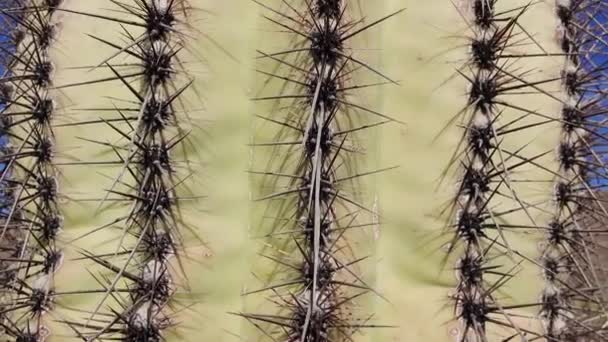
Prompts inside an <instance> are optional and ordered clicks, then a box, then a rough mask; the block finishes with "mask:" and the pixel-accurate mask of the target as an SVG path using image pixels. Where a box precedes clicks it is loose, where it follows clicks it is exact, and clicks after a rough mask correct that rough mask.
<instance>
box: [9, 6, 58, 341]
mask: <svg viewBox="0 0 608 342" xmlns="http://www.w3.org/2000/svg"><path fill="white" fill-rule="evenodd" d="M61 2H62V1H51V0H44V1H43V0H32V1H13V2H12V3H10V4H8V6H7V7H4V8H3V9H2V14H3V16H5V17H6V18H10V21H12V25H13V26H14V27H16V29H15V31H14V32H15V33H14V35H13V43H14V44H15V48H14V50H12V51H8V50H4V51H3V53H6V54H7V56H8V60H10V62H9V64H8V70H7V71H8V72H10V74H7V75H5V77H4V78H3V79H2V81H1V82H2V87H3V91H2V95H3V102H4V103H3V104H4V105H5V108H3V114H2V115H3V126H4V127H3V128H4V129H5V131H4V132H3V133H4V134H6V136H7V137H8V145H7V146H5V147H4V152H5V153H4V154H3V156H2V161H1V162H2V163H3V164H4V165H5V167H4V169H3V172H2V183H4V184H5V185H6V189H5V190H4V191H3V195H4V196H3V197H4V198H3V202H4V203H6V204H7V205H6V206H4V207H3V211H2V214H3V224H2V227H3V228H2V236H1V237H0V240H2V242H3V244H4V243H6V242H8V243H11V244H12V246H11V247H10V251H7V253H6V254H4V257H5V259H3V263H6V264H7V265H8V266H7V268H6V269H4V270H3V272H5V274H6V275H7V278H6V279H5V280H6V281H5V282H3V284H2V286H3V293H4V294H5V296H4V298H5V300H8V303H7V302H4V303H3V305H5V307H4V308H3V310H2V315H3V317H2V327H3V330H4V334H5V335H4V337H3V339H5V338H7V339H11V340H12V339H14V340H17V341H22V340H36V341H44V340H45V339H46V338H47V336H48V335H49V334H50V330H49V328H48V322H47V319H48V318H46V317H47V315H51V317H54V315H53V314H52V312H51V310H52V309H53V306H54V302H55V299H56V297H57V294H56V293H55V291H54V274H55V272H56V271H57V269H58V268H59V266H60V265H61V263H62V261H63V253H62V251H61V249H60V247H59V246H58V241H57V238H58V234H59V233H60V231H61V229H62V225H63V217H62V215H61V209H60V207H61V205H60V197H61V195H60V194H59V189H58V176H59V173H58V170H57V168H56V165H54V157H55V154H56V152H55V133H54V129H53V122H54V120H55V116H56V114H57V106H56V99H55V98H54V92H53V89H52V87H53V75H54V64H53V62H52V61H51V60H50V54H49V50H50V49H51V46H52V44H53V42H54V40H55V38H56V37H55V35H56V26H55V25H56V24H55V23H54V22H53V14H54V13H56V9H57V7H58V6H60V5H61ZM11 95H12V96H11Z"/></svg>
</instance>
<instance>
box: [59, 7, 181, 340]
mask: <svg viewBox="0 0 608 342" xmlns="http://www.w3.org/2000/svg"><path fill="white" fill-rule="evenodd" d="M189 10H191V8H190V7H189V6H188V5H187V4H186V2H185V1H174V0H133V1H130V3H120V9H119V11H123V12H124V13H126V14H128V15H130V16H133V17H134V18H135V19H136V20H123V19H119V18H113V17H110V16H103V15H98V14H94V13H78V12H75V11H70V10H67V9H66V11H70V12H72V13H77V14H79V15H85V16H87V17H90V18H97V19H103V20H106V21H108V22H116V23H118V24H122V26H123V27H125V26H126V27H134V30H132V31H130V30H128V29H125V31H126V34H125V36H126V37H128V42H127V44H126V45H124V46H123V45H121V44H116V43H114V42H112V41H111V40H107V39H105V38H102V37H96V36H92V37H93V38H94V39H96V40H97V41H98V42H100V43H101V44H104V45H105V46H107V47H109V48H111V50H112V53H111V54H110V55H111V57H110V58H108V59H106V60H105V61H103V62H102V63H100V68H105V70H107V71H108V72H109V73H110V74H111V76H110V77H106V78H103V79H101V80H92V81H86V82H79V83H78V84H67V85H63V86H62V87H63V88H69V87H72V86H81V87H82V86H86V85H87V84H94V83H99V82H116V83H118V84H119V86H120V87H123V88H124V89H125V93H126V94H127V97H128V101H129V103H136V104H137V105H134V106H133V105H132V106H131V107H129V108H120V109H117V108H116V107H115V106H111V107H109V108H107V109H97V110H100V111H101V112H102V115H104V116H103V117H102V118H101V120H96V121H86V122H80V123H75V124H74V125H82V126H86V127H87V128H88V129H90V127H91V126H93V127H94V126H95V125H99V124H101V125H108V126H109V127H110V128H111V129H112V130H113V131H114V132H115V133H116V134H117V135H118V136H119V137H121V139H120V141H121V142H120V143H117V144H115V145H111V146H110V148H111V149H112V151H113V153H114V154H115V155H116V159H115V160H112V161H103V162H100V164H106V165H107V164H114V165H119V166H120V172H119V174H118V175H117V176H116V178H115V179H114V181H113V182H112V184H111V185H110V186H109V192H108V194H107V196H106V197H105V198H104V199H100V202H101V203H100V206H101V207H103V204H104V202H105V201H110V202H111V201H115V200H118V201H120V203H124V204H125V208H128V212H127V214H126V215H125V216H123V217H119V218H117V219H116V220H115V221H114V222H113V224H112V225H111V226H112V227H115V228H119V227H118V226H120V229H121V230H122V231H123V232H124V234H123V235H122V236H121V237H120V240H119V241H120V243H119V244H118V245H115V246H112V249H113V250H114V252H111V253H93V252H85V253H84V257H85V259H88V260H90V261H93V262H94V263H95V264H97V266H100V267H101V269H102V270H103V271H102V272H101V274H100V275H99V276H96V278H97V280H98V282H99V283H100V285H101V286H102V288H101V289H92V290H85V291H83V293H95V292H97V293H100V294H101V295H102V297H101V299H100V300H99V301H98V302H97V305H96V307H94V308H92V309H91V313H90V315H89V316H88V317H87V318H86V319H84V321H81V322H77V321H71V322H68V323H69V324H70V326H71V327H72V329H73V330H75V331H77V335H78V336H79V337H80V338H81V339H83V340H86V341H97V340H120V341H127V342H141V341H146V342H152V341H164V340H165V337H164V335H165V334H166V329H167V328H169V327H172V326H173V324H174V320H173V319H172V318H173V317H172V315H173V314H174V313H175V310H176V304H177V303H176V302H175V301H173V300H172V299H173V296H174V294H175V293H176V291H177V286H176V284H175V281H174V276H175V275H176V273H178V272H176V266H177V265H178V264H180V265H181V263H180V261H179V260H176V259H178V258H177V257H178V256H179V251H180V250H181V248H182V245H183V236H182V233H183V232H184V230H185V227H184V225H185V224H184V223H183V221H182V219H181V215H180V211H179V202H180V201H179V200H180V196H179V195H178V189H179V187H180V185H181V186H183V183H184V182H185V181H186V179H185V177H184V178H181V177H182V176H181V174H180V173H179V172H178V171H179V166H178V165H179V163H178V161H176V160H175V158H174V152H175V150H176V147H179V146H181V145H180V144H181V143H182V142H183V141H184V140H185V139H186V134H185V133H184V127H183V123H181V122H180V115H182V114H181V113H180V111H179V110H178V106H176V104H177V103H180V101H181V100H182V96H181V95H182V94H183V93H184V91H185V90H186V89H187V88H188V86H189V85H190V84H191V81H184V79H183V78H179V77H178V76H179V75H180V71H181V70H180V67H179V66H180V63H181V62H180V60H179V51H180V50H181V49H182V48H184V43H185V39H184V38H185V35H183V30H184V29H185V28H186V26H185V22H184V20H183V19H184V18H182V16H183V14H184V13H187V12H188V11H189ZM91 20H94V19H91ZM140 31H142V32H141V33H139V35H136V34H135V33H134V32H140ZM114 52H115V53H114ZM119 56H120V57H121V58H117V57H119ZM122 58H124V59H126V60H127V61H126V62H124V63H122V62H115V61H114V60H115V59H118V60H120V59H122ZM186 78H189V76H187V77H186ZM182 82H183V83H182ZM180 83H181V84H180ZM107 113H110V114H114V113H117V114H114V115H113V116H108V114H107ZM178 114H179V115H178ZM91 141H92V142H94V143H99V144H102V145H104V146H108V144H107V143H105V142H102V141H96V140H91ZM92 163H95V162H92ZM108 227H109V226H108ZM102 228H103V227H102ZM99 230H101V229H100V228H97V229H93V232H95V231H99ZM87 234H90V233H87ZM107 306H109V307H110V308H111V310H110V312H104V311H102V309H103V308H105V307H107Z"/></svg>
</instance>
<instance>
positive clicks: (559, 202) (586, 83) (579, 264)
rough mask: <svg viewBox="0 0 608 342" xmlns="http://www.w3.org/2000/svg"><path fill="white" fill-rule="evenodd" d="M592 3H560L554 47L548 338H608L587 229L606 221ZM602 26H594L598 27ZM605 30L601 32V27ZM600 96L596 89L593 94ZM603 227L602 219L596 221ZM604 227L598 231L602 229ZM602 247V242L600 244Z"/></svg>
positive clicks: (596, 5)
mask: <svg viewBox="0 0 608 342" xmlns="http://www.w3.org/2000/svg"><path fill="white" fill-rule="evenodd" d="M602 6H605V5H603V4H600V1H594V0H572V1H570V0H567V1H563V0H558V1H556V16H557V19H558V35H557V38H558V45H559V48H560V49H561V52H562V53H563V55H564V63H563V65H564V66H563V69H562V71H561V86H562V93H563V96H562V98H561V102H562V106H561V113H560V114H561V115H560V116H559V122H560V129H561V132H560V140H559V145H558V148H557V158H556V159H557V161H558V170H557V171H556V172H555V182H554V192H555V194H554V213H553V218H552V219H551V221H550V222H549V224H548V227H547V233H546V239H545V242H544V244H543V246H544V248H543V253H542V258H541V264H542V267H543V274H544V280H545V287H544V290H543V293H542V295H541V310H540V318H541V321H542V323H543V328H544V333H545V337H546V338H547V339H548V340H550V341H571V340H576V341H578V340H581V339H587V338H590V339H591V340H600V341H601V340H605V339H608V335H606V331H605V330H606V327H604V328H602V324H603V323H605V322H606V318H605V317H603V318H602V316H605V315H606V308H605V305H606V304H607V302H606V298H603V296H605V294H602V292H603V291H604V289H603V287H605V283H604V282H605V281H606V279H604V280H602V279H601V278H600V277H598V274H597V273H598V271H599V270H600V268H602V267H604V266H602V265H601V264H599V265H598V264H596V263H597V262H598V261H599V260H595V259H594V256H593V255H594V254H595V253H597V252H598V251H597V250H596V249H594V248H593V245H594V240H595V239H593V238H591V237H592V236H593V235H592V234H590V232H591V231H592V227H594V226H597V224H595V222H605V220H606V219H607V218H608V212H607V211H606V209H605V208H606V205H605V203H604V200H603V199H601V198H602V197H603V196H602V195H601V193H600V191H598V190H602V189H603V188H604V187H605V184H603V183H604V182H605V179H606V169H605V166H603V165H604V158H603V152H602V148H601V146H602V145H603V144H605V142H604V141H603V140H604V139H605V138H604V136H605V131H604V132H602V129H601V128H602V127H603V126H604V124H603V123H602V122H601V120H597V119H598V116H603V115H604V114H605V112H606V111H605V109H604V108H605V106H606V103H605V100H603V99H602V98H603V96H602V95H601V94H602V93H603V90H602V89H601V86H602V85H603V84H604V83H605V80H604V78H605V77H604V76H602V75H603V68H604V66H603V65H600V66H597V65H594V63H593V60H592V54H593V51H594V50H597V49H601V46H602V45H603V46H604V48H606V47H607V46H606V45H605V43H599V44H600V46H599V47H598V46H597V44H598V42H597V40H598V37H601V36H603V35H605V33H606V32H605V30H604V29H603V25H604V24H603V23H599V24H598V23H597V21H594V20H593V19H592V18H593V17H595V16H596V15H597V13H598V12H599V13H602V12H605V11H606V9H605V8H602ZM598 27H600V28H602V29H601V30H599V31H598V30H597V28H598ZM602 31H604V32H602ZM598 93H599V94H600V95H599V96H598ZM599 226H600V227H602V226H603V224H600V225H599ZM602 230H603V229H602V228H600V231H597V232H596V233H599V234H602ZM600 248H606V247H600Z"/></svg>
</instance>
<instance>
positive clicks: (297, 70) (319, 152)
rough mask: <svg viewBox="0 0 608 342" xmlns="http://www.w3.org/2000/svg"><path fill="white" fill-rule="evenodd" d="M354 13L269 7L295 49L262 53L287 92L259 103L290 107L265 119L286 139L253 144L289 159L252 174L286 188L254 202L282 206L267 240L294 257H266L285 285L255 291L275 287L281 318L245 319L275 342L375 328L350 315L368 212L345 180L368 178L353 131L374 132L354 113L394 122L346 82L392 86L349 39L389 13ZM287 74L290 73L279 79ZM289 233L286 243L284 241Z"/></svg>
mask: <svg viewBox="0 0 608 342" xmlns="http://www.w3.org/2000/svg"><path fill="white" fill-rule="evenodd" d="M264 7H266V8H269V7H267V6H266V5H264ZM351 7H353V4H352V3H350V2H349V1H344V0H314V1H304V5H303V6H302V8H299V7H297V8H296V7H291V6H290V7H289V8H288V9H287V10H285V11H284V12H282V11H280V10H274V9H272V11H273V12H274V13H275V14H278V19H276V20H275V19H270V18H269V20H270V21H271V22H272V23H273V24H277V25H279V26H281V27H283V28H284V29H287V30H288V32H289V33H290V35H291V37H292V40H291V44H292V47H290V48H286V49H285V50H284V51H281V52H276V53H268V54H267V53H264V52H260V54H261V56H260V58H261V59H263V60H266V61H270V60H272V61H274V62H276V63H277V64H278V66H279V68H278V69H275V71H274V72H262V74H264V75H266V76H269V77H270V78H271V79H280V80H283V81H285V82H286V83H285V85H284V87H283V88H282V90H283V93H281V94H279V95H275V96H267V97H259V98H255V99H254V100H255V101H276V102H278V103H283V104H285V106H283V107H282V106H279V107H282V108H285V109H284V110H280V113H276V114H275V115H276V116H275V117H270V118H269V117H261V118H262V119H263V120H266V121H270V122H272V123H274V124H277V125H279V126H280V127H282V128H284V131H283V132H282V133H280V134H278V135H276V137H280V138H281V139H286V141H273V142H270V143H268V142H264V143H260V144H255V147H256V148H268V147H269V146H272V147H274V148H276V149H277V151H278V152H277V153H280V154H283V153H285V155H287V156H288V157H287V159H288V160H287V161H286V162H281V163H280V165H279V166H277V169H274V170H272V171H269V172H254V173H257V174H263V175H265V176H267V177H273V178H275V179H276V180H277V182H276V183H275V187H277V188H280V187H283V186H285V187H287V189H285V188H283V189H281V190H277V192H274V193H271V194H270V195H265V196H262V198H260V199H258V201H268V202H274V201H278V202H280V203H283V204H282V205H281V209H280V210H279V217H280V219H279V220H277V221H279V222H280V223H279V225H278V226H276V227H274V228H273V230H272V232H271V233H270V234H269V237H271V239H269V241H273V240H272V237H279V239H278V240H274V243H277V245H276V246H277V249H279V248H281V249H283V250H284V251H289V252H288V254H289V255H287V256H286V255H285V254H286V253H277V255H264V256H265V257H266V258H267V259H269V260H272V261H274V262H275V263H276V265H277V267H278V269H279V271H278V272H277V274H280V275H282V276H278V277H280V278H281V279H280V280H274V281H271V283H270V284H269V285H267V286H265V287H263V288H262V289H260V290H256V291H252V292H251V293H262V292H269V291H272V292H273V293H274V294H275V295H276V296H277V297H276V298H275V299H274V300H273V303H274V304H275V305H277V306H279V308H280V313H278V314H257V313H256V314H254V313H242V314H240V315H241V316H243V317H244V318H246V319H247V320H249V321H250V322H252V323H253V324H254V325H255V326H256V327H259V329H260V330H261V331H262V332H263V334H264V336H266V338H270V339H271V340H282V341H293V342H296V341H299V342H323V341H349V340H351V339H352V337H351V336H352V335H353V334H355V333H356V332H357V331H358V330H360V329H362V328H370V327H373V326H374V325H372V324H370V323H367V322H365V321H364V320H363V319H361V318H357V314H356V313H354V312H353V311H355V309H354V306H353V304H355V303H356V302H357V299H358V298H359V297H360V296H362V295H364V294H366V293H367V292H370V291H371V288H369V286H368V285H367V284H366V283H365V282H364V281H363V280H362V278H360V277H359V276H358V275H357V271H356V270H355V269H354V267H356V265H357V264H359V263H360V262H361V261H362V260H363V259H365V258H360V257H359V258H358V257H357V256H348V255H347V253H345V250H347V249H348V247H347V244H348V241H347V236H348V234H347V233H348V231H349V230H352V229H353V228H356V227H363V226H365V224H362V223H361V222H358V220H357V218H356V216H357V214H358V212H360V211H363V212H369V210H368V209H367V208H365V206H364V205H362V204H360V203H358V202H357V200H356V198H355V197H353V195H352V194H349V191H348V190H345V189H346V188H347V187H346V185H347V184H349V186H350V185H352V186H353V188H354V189H355V190H354V191H355V192H356V191H358V190H357V188H356V187H357V184H356V182H353V180H356V179H357V178H358V177H361V176H363V175H364V174H357V173H356V172H357V171H354V170H352V169H354V167H353V164H352V163H351V160H352V159H353V158H354V156H353V155H352V154H353V153H354V152H355V151H354V150H353V148H352V147H351V146H352V145H353V143H354V141H356V138H355V137H356V133H355V132H358V131H363V130H365V129H366V128H369V127H372V126H374V124H371V125H362V126H359V127H356V126H353V123H354V122H356V121H357V119H356V117H357V115H360V116H370V115H371V116H372V117H375V118H377V119H380V121H382V122H387V121H392V120H391V119H390V118H388V117H386V116H385V115H383V114H381V113H379V112H377V111H374V110H371V109H369V108H366V107H365V106H363V105H359V104H355V103H353V102H351V99H350V97H351V94H349V93H350V92H352V91H354V90H355V89H358V88H365V87H366V86H362V85H355V84H352V83H351V84H349V83H350V82H351V80H352V78H353V72H354V71H355V69H357V68H361V69H364V70H367V71H371V72H372V73H374V74H375V76H376V77H380V78H382V79H383V81H384V82H386V81H387V80H388V82H392V81H391V80H390V79H387V78H386V77H385V76H383V75H382V74H379V73H378V72H377V71H375V69H373V68H371V67H370V66H368V65H367V64H366V63H364V62H362V61H360V60H358V59H357V58H356V57H354V56H352V52H351V50H350V49H351V48H350V47H349V43H350V41H351V38H353V37H355V36H356V35H358V34H360V33H361V32H363V31H365V30H367V29H368V28H371V27H373V26H375V25H376V24H378V23H380V22H382V21H384V20H385V19H386V18H388V17H385V18H382V19H380V20H377V21H375V22H372V23H369V24H364V23H363V22H362V21H352V20H351V19H350V13H351ZM395 14H396V13H395ZM389 17H390V16H389ZM285 69H287V71H285ZM281 70H283V72H285V74H280V72H281ZM367 86H370V85H367ZM378 122H379V121H378V120H376V123H375V125H377V124H379V123H378ZM349 126H350V127H349ZM286 137H289V138H286ZM349 145H350V146H349ZM370 173H373V172H369V173H367V174H370ZM283 180H284V182H283ZM351 182H352V183H351ZM362 216H364V215H362ZM286 234H287V235H288V236H289V240H290V242H288V245H289V246H285V245H283V243H284V241H285V240H284V239H281V238H280V237H284V236H285V235H286ZM281 240H282V241H281ZM279 246H281V247H279Z"/></svg>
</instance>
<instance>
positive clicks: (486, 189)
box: [454, 0, 504, 342]
mask: <svg viewBox="0 0 608 342" xmlns="http://www.w3.org/2000/svg"><path fill="white" fill-rule="evenodd" d="M470 3H471V6H472V7H473V8H472V10H473V18H474V21H473V28H472V30H473V36H472V39H471V43H470V51H471V58H472V67H471V70H472V73H471V80H470V81H471V85H470V91H469V106H470V108H471V119H470V120H469V123H468V125H467V128H466V133H465V134H466V138H465V139H466V145H467V146H466V147H465V149H466V150H465V153H464V160H462V164H463V165H464V173H463V175H462V178H461V180H460V186H459V189H458V194H457V199H456V200H457V206H458V209H457V214H456V223H455V227H454V228H455V229H456V237H455V239H458V240H460V241H461V242H462V243H463V245H464V247H463V249H464V251H463V255H462V256H461V257H460V259H459V260H458V264H457V267H456V271H457V277H458V285H457V288H456V294H455V300H456V313H457V316H458V318H459V320H460V321H461V329H462V330H461V334H462V338H461V341H467V342H468V341H471V342H476V341H484V340H485V339H486V323H487V321H488V315H489V314H490V313H491V311H490V307H491V306H492V305H493V303H492V301H493V298H492V297H491V296H489V295H490V293H489V292H488V288H487V286H486V282H484V273H485V271H486V269H487V268H488V262H487V260H486V252H487V250H486V248H487V247H486V246H485V245H486V243H484V241H483V240H484V239H485V238H487V233H486V229H487V225H488V224H487V222H488V221H489V220H491V217H490V215H489V207H488V201H489V199H490V197H491V193H492V184H493V181H494V179H493V176H494V177H496V171H497V170H496V168H495V164H494V163H493V160H492V159H493V157H494V156H495V153H496V150H497V141H496V139H495V136H494V130H495V121H496V104H495V100H496V97H497V95H498V87H499V84H498V81H499V71H498V70H497V68H496V63H497V59H498V57H499V56H500V53H501V50H502V49H503V45H504V42H503V39H501V34H502V33H501V30H500V29H499V27H498V24H497V23H496V22H495V21H494V19H495V18H494V12H495V9H494V1H485V0H473V1H471V2H470ZM494 184H496V182H495V181H494Z"/></svg>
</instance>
